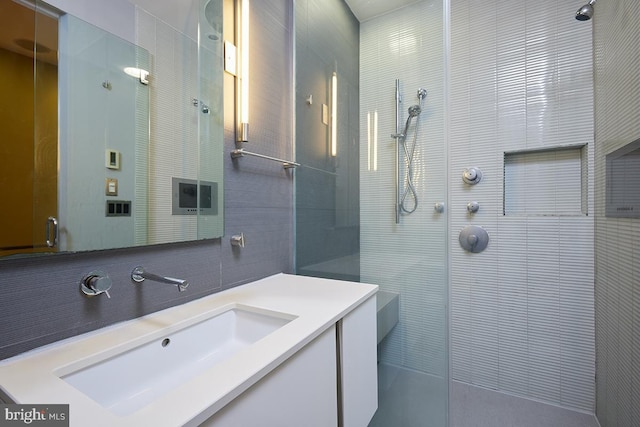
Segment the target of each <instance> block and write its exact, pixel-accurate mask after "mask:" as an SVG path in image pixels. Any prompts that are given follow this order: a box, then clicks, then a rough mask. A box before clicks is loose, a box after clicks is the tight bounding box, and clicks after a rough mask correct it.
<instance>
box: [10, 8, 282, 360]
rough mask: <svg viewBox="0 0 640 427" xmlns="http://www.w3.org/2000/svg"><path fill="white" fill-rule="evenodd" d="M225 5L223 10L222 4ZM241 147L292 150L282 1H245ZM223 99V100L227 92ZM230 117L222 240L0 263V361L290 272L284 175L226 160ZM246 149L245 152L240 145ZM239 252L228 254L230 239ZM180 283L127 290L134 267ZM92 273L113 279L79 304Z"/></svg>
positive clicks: (274, 168) (255, 163)
mask: <svg viewBox="0 0 640 427" xmlns="http://www.w3.org/2000/svg"><path fill="white" fill-rule="evenodd" d="M227 3H228V2H227ZM251 7H252V9H251V21H252V33H251V41H252V47H251V55H252V58H251V64H252V70H253V72H252V77H251V94H252V97H251V98H252V104H251V117H252V121H251V134H252V141H251V143H250V149H251V150H254V151H257V152H263V153H265V154H269V155H276V156H285V157H288V156H290V155H291V152H292V122H291V117H292V102H291V99H292V96H291V91H292V87H291V81H292V74H291V73H292V71H291V70H292V66H291V61H292V58H291V55H290V54H288V53H287V52H290V51H291V28H292V25H291V23H292V18H291V13H292V12H291V10H292V8H291V3H290V2H282V1H276V0H266V1H257V2H252V3H251ZM227 89H228V87H227V88H225V93H233V89H232V88H231V92H228V91H227ZM234 147H235V137H234V125H233V117H232V116H231V115H228V114H225V152H224V153H222V155H223V156H224V167H225V188H224V191H225V199H226V204H225V236H224V237H223V238H222V239H215V240H208V241H199V242H190V243H178V244H167V245H160V246H154V247H146V248H135V249H122V250H111V251H100V252H90V253H79V254H64V255H58V256H52V257H40V258H32V259H24V260H3V261H1V262H0V359H5V358H7V357H10V356H13V355H16V354H19V353H21V352H24V351H26V350H29V349H32V348H35V347H38V346H41V345H44V344H47V343H51V342H54V341H57V340H60V339H63V338H67V337H69V336H73V335H77V334H80V333H83V332H87V331H90V330H94V329H97V328H100V327H103V326H106V325H109V324H113V323H116V322H119V321H123V320H128V319H132V318H135V317H138V316H141V315H144V314H147V313H151V312H154V311H157V310H161V309H164V308H167V307H170V306H174V305H179V304H182V303H185V302H187V301H189V300H192V299H196V298H199V297H202V296H204V295H208V294H210V293H213V292H217V291H220V290H222V289H226V288H229V287H233V286H236V285H239V284H242V283H246V282H249V281H252V280H255V279H258V278H261V277H265V276H268V275H271V274H275V273H278V272H282V271H284V272H291V271H292V269H293V267H292V258H293V255H292V248H293V232H292V228H293V227H292V224H293V216H292V215H293V205H292V197H293V196H292V194H293V193H292V192H293V181H292V177H291V176H290V175H288V174H287V173H286V172H284V171H283V169H282V167H281V166H280V165H279V164H277V163H271V162H266V161H264V160H261V159H250V158H244V159H240V160H239V161H237V162H232V161H231V160H230V158H229V154H228V153H229V151H230V150H231V149H233V148H234ZM247 148H248V147H247ZM239 232H244V233H245V236H246V241H247V246H246V247H245V248H244V249H243V250H241V251H234V250H232V248H231V245H230V243H229V237H230V236H231V235H232V234H236V233H239ZM139 264H141V265H144V266H146V267H148V268H149V269H150V270H151V271H154V272H157V273H160V274H170V275H173V276H176V277H181V278H185V279H188V280H189V281H190V282H191V286H190V287H189V288H188V290H187V291H186V292H183V293H178V292H177V291H176V290H175V288H173V287H171V286H163V285H161V284H155V283H146V284H144V285H143V286H142V287H140V286H138V287H136V286H134V285H132V284H131V281H130V279H129V275H130V273H131V270H132V269H133V267H135V266H136V265H139ZM93 269H103V270H106V271H107V272H108V273H109V274H110V275H111V276H112V278H113V288H112V290H111V299H107V298H106V297H104V296H100V297H96V298H91V299H87V298H85V297H84V296H82V295H81V294H80V291H79V289H78V281H79V280H80V278H81V277H82V276H83V275H84V274H86V273H88V272H90V271H91V270H93Z"/></svg>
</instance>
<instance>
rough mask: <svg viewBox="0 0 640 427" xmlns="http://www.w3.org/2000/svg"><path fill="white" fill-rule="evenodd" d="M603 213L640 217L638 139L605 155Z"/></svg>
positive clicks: (639, 150) (639, 140)
mask: <svg viewBox="0 0 640 427" xmlns="http://www.w3.org/2000/svg"><path fill="white" fill-rule="evenodd" d="M606 168H607V170H606V190H605V191H606V208H605V215H606V216H608V217H614V218H640V139H637V140H635V141H633V142H631V143H629V144H627V145H625V146H623V147H621V148H619V149H617V150H615V151H612V152H611V153H609V154H607V156H606Z"/></svg>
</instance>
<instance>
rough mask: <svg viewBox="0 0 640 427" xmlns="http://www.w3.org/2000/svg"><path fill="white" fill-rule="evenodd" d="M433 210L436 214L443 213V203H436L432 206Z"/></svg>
mask: <svg viewBox="0 0 640 427" xmlns="http://www.w3.org/2000/svg"><path fill="white" fill-rule="evenodd" d="M433 210H434V211H436V212H438V213H442V212H444V203H443V202H437V203H436V204H435V205H433Z"/></svg>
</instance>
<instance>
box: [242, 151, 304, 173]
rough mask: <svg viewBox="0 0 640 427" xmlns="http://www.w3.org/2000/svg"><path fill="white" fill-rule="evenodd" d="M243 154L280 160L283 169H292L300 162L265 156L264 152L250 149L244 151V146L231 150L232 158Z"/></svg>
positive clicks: (275, 160)
mask: <svg viewBox="0 0 640 427" xmlns="http://www.w3.org/2000/svg"><path fill="white" fill-rule="evenodd" d="M243 156H253V157H259V158H261V159H267V160H273V161H274V162H280V163H282V167H283V168H285V169H292V168H296V167H298V166H300V163H296V162H292V161H291V160H284V159H279V158H277V157H271V156H265V155H264V154H258V153H252V152H251V151H246V150H245V149H244V148H237V149H235V150H233V151H232V152H231V158H232V159H237V158H239V157H243Z"/></svg>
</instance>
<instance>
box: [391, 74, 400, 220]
mask: <svg viewBox="0 0 640 427" xmlns="http://www.w3.org/2000/svg"><path fill="white" fill-rule="evenodd" d="M400 104H402V95H401V94H400V79H396V133H395V134H394V135H391V137H392V138H394V139H395V140H396V224H400V138H401V134H400V129H401V128H402V124H401V123H400Z"/></svg>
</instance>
